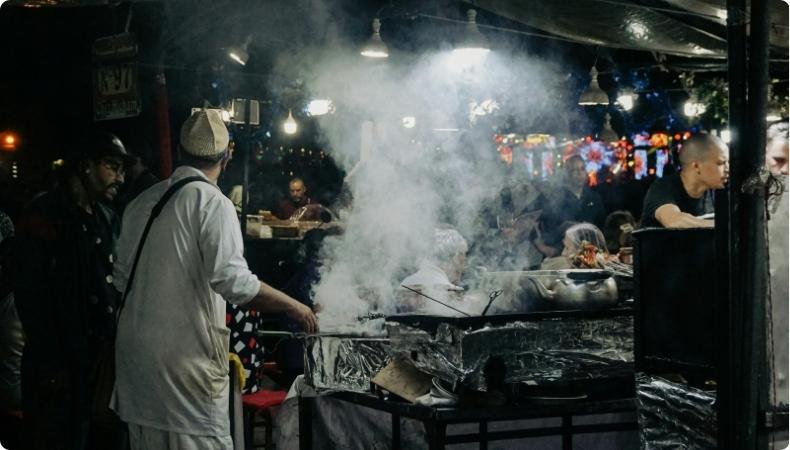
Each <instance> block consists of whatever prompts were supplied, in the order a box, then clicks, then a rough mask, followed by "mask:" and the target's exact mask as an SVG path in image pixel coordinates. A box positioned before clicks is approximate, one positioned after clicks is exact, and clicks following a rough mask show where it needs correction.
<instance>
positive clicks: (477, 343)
mask: <svg viewBox="0 0 790 450" xmlns="http://www.w3.org/2000/svg"><path fill="white" fill-rule="evenodd" d="M386 325H387V332H388V335H389V337H390V340H391V344H390V352H391V353H392V355H393V356H397V357H402V358H404V359H406V360H407V361H410V362H411V363H412V364H413V365H414V366H415V367H416V368H418V369H420V370H422V371H424V372H427V373H430V374H432V375H434V376H437V377H439V378H442V379H444V380H446V381H449V382H453V383H459V382H460V383H462V384H463V385H465V386H466V387H469V388H472V389H477V390H486V388H487V386H489V385H491V384H492V383H494V384H500V383H522V382H527V383H544V382H556V381H559V380H580V379H598V378H611V377H617V376H623V375H627V374H630V375H632V374H633V358H634V356H633V342H634V340H633V310H632V309H630V308H617V309H608V310H597V311H556V312H541V313H527V314H507V315H496V316H486V317H482V316H476V317H439V316H420V315H401V316H390V317H388V318H387V324H386Z"/></svg>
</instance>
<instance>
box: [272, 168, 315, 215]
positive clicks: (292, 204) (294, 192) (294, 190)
mask: <svg viewBox="0 0 790 450" xmlns="http://www.w3.org/2000/svg"><path fill="white" fill-rule="evenodd" d="M315 204H317V202H315V201H313V200H312V199H311V198H310V197H308V196H307V186H305V184H304V181H303V180H302V179H301V178H293V179H291V181H289V182H288V197H287V198H284V199H282V201H280V204H279V205H278V206H277V210H276V211H275V215H276V216H277V217H279V218H280V219H283V220H286V219H290V218H291V216H292V215H293V213H294V212H296V210H298V209H299V208H301V207H303V206H307V205H315Z"/></svg>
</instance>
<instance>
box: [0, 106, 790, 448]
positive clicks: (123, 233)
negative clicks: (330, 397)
mask: <svg viewBox="0 0 790 450" xmlns="http://www.w3.org/2000/svg"><path fill="white" fill-rule="evenodd" d="M787 141H788V139H787V124H779V125H778V126H775V127H772V128H771V129H770V130H769V145H768V149H767V158H766V159H767V167H768V168H769V169H770V171H771V173H773V174H774V175H775V176H777V177H781V176H786V175H787V169H788V162H787V151H788V150H787V149H788V146H787ZM75 148H76V149H77V150H78V151H76V152H74V154H72V155H71V156H70V157H69V158H68V160H67V162H66V166H65V168H64V171H63V176H62V178H61V179H60V182H59V183H57V185H56V186H55V187H54V188H53V189H50V190H49V191H47V192H45V193H43V194H41V195H39V196H37V197H36V198H35V199H33V201H32V202H31V203H30V204H29V205H28V206H27V207H26V208H25V210H24V212H23V213H22V215H21V216H20V217H19V219H18V220H17V221H16V223H12V222H11V220H10V219H9V218H8V217H7V216H6V215H4V214H0V249H2V252H0V255H1V256H2V259H0V263H2V266H1V267H2V270H1V271H0V276H2V278H0V281H2V285H0V288H2V289H0V299H2V304H0V317H1V318H2V324H0V330H1V333H0V336H1V337H2V345H0V356H2V358H1V359H0V401H2V405H0V407H2V410H3V412H2V414H3V419H2V426H3V427H4V428H2V429H0V433H2V436H3V439H9V436H14V435H17V436H19V433H17V432H18V430H19V429H21V430H22V433H21V438H22V439H23V440H24V443H25V444H24V448H30V449H57V448H68V449H120V448H124V446H125V445H127V444H126V443H127V442H128V443H129V444H130V445H131V448H132V449H146V448H206V449H215V448H216V449H230V448H233V444H232V442H231V440H230V434H231V433H230V429H229V417H228V395H229V383H228V370H229V368H228V351H229V350H230V351H232V350H233V348H232V346H231V343H230V341H231V330H229V328H228V326H227V325H228V324H229V323H231V322H233V318H232V317H230V318H229V317H228V316H229V314H227V311H228V309H227V308H228V306H227V304H228V303H229V304H231V305H233V308H235V309H234V310H233V311H236V310H239V309H252V310H255V311H257V312H275V313H284V314H285V315H286V316H287V317H288V318H289V319H290V320H291V321H292V323H293V324H294V325H295V326H298V327H299V328H300V329H302V330H305V331H308V332H313V331H316V330H317V329H318V321H317V318H316V316H315V314H314V312H313V310H312V305H311V304H310V299H309V287H307V286H308V285H309V283H310V282H311V280H314V279H315V277H316V273H317V269H316V268H315V267H312V268H311V269H310V270H307V269H306V271H305V272H304V273H303V274H302V275H303V276H301V277H296V278H295V279H294V280H293V283H291V284H290V285H289V286H287V287H284V288H283V290H279V289H277V288H275V287H272V286H270V285H268V284H266V283H264V282H262V281H260V280H259V279H258V277H257V276H256V275H255V274H253V273H252V271H251V270H250V269H249V267H248V265H247V262H246V260H245V257H244V241H243V239H242V235H241V227H240V224H239V219H238V214H237V210H236V208H235V207H234V204H233V202H231V200H230V199H229V198H228V197H227V196H225V195H224V194H223V193H222V192H221V191H220V189H219V188H218V187H217V180H218V178H219V176H220V174H222V173H223V171H224V170H225V169H226V167H227V165H228V163H229V161H230V160H231V158H232V153H233V149H232V146H229V134H228V130H227V128H226V127H225V125H224V123H223V122H222V120H221V118H220V117H219V115H218V114H217V113H216V111H212V110H201V111H198V112H196V113H194V114H193V115H192V116H191V117H190V118H189V119H188V120H187V121H186V122H185V123H184V124H183V126H182V128H181V133H180V145H179V155H180V160H181V165H180V166H179V167H178V168H177V169H176V170H175V171H174V173H173V174H172V175H171V176H170V177H169V178H167V179H165V180H162V181H158V180H156V179H155V177H153V175H152V174H151V173H150V171H148V170H147V169H146V168H145V166H144V165H143V164H141V161H140V159H139V158H136V157H134V156H132V155H130V154H129V153H128V152H127V151H126V149H125V147H124V145H123V144H122V143H121V141H120V140H119V139H118V138H117V137H115V136H114V135H112V134H109V133H105V132H96V133H93V134H90V135H88V138H86V140H85V141H84V142H80V143H79V145H76V146H75ZM680 162H681V165H682V170H681V171H680V172H679V173H678V174H675V175H671V176H667V177H665V178H662V179H660V180H657V181H656V182H655V183H654V184H653V185H652V187H651V188H650V190H649V192H648V194H647V196H646V197H645V199H644V208H643V213H642V216H641V221H640V225H641V226H642V227H666V228H686V227H712V226H713V221H712V220H711V219H710V217H708V216H706V214H708V213H710V212H712V203H711V202H710V196H711V194H712V191H713V190H715V189H720V188H722V187H723V186H724V184H725V183H726V182H727V178H728V154H727V147H726V145H724V143H723V142H721V141H720V140H719V139H718V138H716V137H714V136H711V135H706V134H701V135H697V136H694V137H692V138H691V139H689V140H688V141H686V142H685V143H684V145H683V149H682V151H681V153H680ZM130 173H133V174H134V175H135V176H134V180H133V181H132V182H131V183H130V184H131V185H132V189H131V190H128V188H127V190H122V188H121V186H122V185H123V184H124V182H126V181H127V179H126V177H127V174H130ZM781 186H782V187H781V189H779V194H778V196H779V198H780V199H783V200H782V201H780V202H779V203H776V200H775V198H773V197H772V199H771V203H770V205H769V214H771V215H773V216H774V217H777V216H779V215H781V214H784V216H785V224H784V227H785V228H784V229H785V238H786V219H787V218H786V216H787V211H786V208H787V205H786V203H787V199H786V196H785V194H784V192H785V188H784V186H785V185H784V184H782V185H781ZM288 187H289V193H288V196H287V197H286V198H284V199H283V201H282V202H281V203H280V204H279V207H278V208H277V211H276V214H277V215H278V216H279V217H280V218H282V219H287V218H289V217H291V216H292V215H293V214H294V212H295V211H297V210H298V209H299V208H301V207H304V206H308V205H311V204H314V202H313V200H312V199H311V198H310V197H309V195H308V191H307V187H306V185H305V183H304V181H303V180H302V179H300V178H294V179H292V180H291V181H290V183H289V186H288ZM121 193H123V197H124V199H123V200H124V201H123V204H124V205H123V208H122V212H123V214H122V216H120V215H119V213H118V212H117V210H116V209H113V208H111V207H109V206H108V205H109V204H111V203H113V201H114V200H116V197H118V196H119V194H121ZM504 194H505V195H503V196H502V198H501V199H499V200H500V201H497V202H492V204H491V205H490V207H489V208H487V209H486V210H484V211H482V213H481V215H480V223H481V224H482V225H483V226H482V227H481V229H482V230H483V231H482V233H483V234H481V235H480V236H467V237H464V236H462V235H461V234H460V233H459V232H458V231H457V230H455V229H454V228H453V227H452V226H442V227H440V228H437V229H436V230H435V235H434V248H433V252H432V253H431V257H430V258H426V259H425V260H424V261H423V262H422V263H421V264H420V266H419V267H418V270H417V271H416V272H415V273H414V274H413V275H411V276H409V277H407V278H406V279H404V280H403V282H402V283H401V284H402V285H403V286H405V287H410V288H411V289H410V290H412V289H413V290H415V291H427V292H428V293H429V294H431V295H435V296H437V297H440V296H442V295H445V297H447V298H448V299H449V300H448V301H450V302H452V301H453V298H452V295H449V294H447V293H450V294H452V293H460V292H463V290H464V288H463V287H461V286H460V280H461V278H462V274H463V272H464V270H465V269H466V266H467V255H468V254H472V253H474V254H476V255H488V256H489V257H492V254H493V253H496V258H498V259H496V260H493V259H490V258H489V261H493V262H494V264H496V267H497V268H499V269H508V268H511V269H515V270H529V269H538V268H541V269H559V268H570V267H579V262H578V259H577V258H575V257H576V256H578V255H579V254H580V252H582V251H584V250H585V248H587V247H588V246H592V248H594V249H595V251H597V252H600V253H602V254H604V255H605V257H607V258H608V257H611V258H618V259H619V260H621V261H622V262H626V263H628V262H630V261H629V260H628V256H629V255H630V254H629V252H628V249H629V247H630V239H631V238H630V234H631V232H632V231H633V230H634V229H636V228H638V227H639V226H640V225H638V224H637V220H636V219H635V218H634V216H633V215H632V214H631V213H630V212H628V211H612V212H610V213H609V214H607V211H606V210H605V208H604V205H603V202H602V200H601V197H600V196H599V195H598V194H597V193H596V192H595V190H593V189H591V188H590V187H589V186H588V183H587V173H586V172H585V169H584V161H583V159H582V158H581V157H580V156H577V155H575V156H571V157H570V158H568V159H567V160H566V161H565V164H564V171H563V176H562V177H561V179H560V180H559V184H557V185H552V186H550V187H546V186H535V185H532V184H531V183H527V182H525V183H521V184H518V185H517V186H514V187H512V188H511V189H509V190H508V191H507V192H505V193H504ZM776 205H779V206H776ZM782 206H783V207H784V213H782V212H777V211H782V210H781V209H780V208H781V207H782ZM775 223H776V222H774V224H775ZM467 238H468V240H467ZM492 243H493V244H492ZM494 244H495V245H496V248H494V247H487V245H488V246H491V245H494ZM316 245H320V239H318V240H317V241H316ZM313 250H314V251H313V253H312V254H315V253H317V251H315V249H313ZM785 256H786V255H785ZM432 289H438V290H439V291H441V294H440V293H436V292H433V291H431V290H432ZM785 289H786V288H785ZM284 291H285V292H284ZM286 292H288V293H286ZM289 294H290V295H289ZM785 296H786V292H785ZM418 303H420V299H419V298H418V297H415V296H411V297H409V296H406V297H404V298H403V303H402V305H401V306H402V308H401V309H402V310H413V309H419V308H420V307H421V306H425V305H424V304H422V303H420V304H418ZM785 308H786V305H785ZM235 334H237V333H235V332H234V335H235ZM108 361H109V365H110V367H112V368H114V369H115V378H114V382H112V381H111V384H110V386H109V388H108V386H106V384H104V383H103V379H104V376H105V371H106V368H107V362H108ZM785 364H786V362H785ZM111 380H112V379H111ZM108 408H111V410H112V412H110V410H108ZM11 411H16V412H17V413H9V412H11ZM114 415H116V416H117V417H116V416H114ZM113 417H115V420H113ZM20 421H21V424H22V426H21V428H20V427H19V425H18V424H19V423H20ZM14 424H16V425H14ZM4 442H6V441H4ZM6 445H9V446H14V445H19V444H18V443H13V442H12V443H10V444H8V443H7V444H6Z"/></svg>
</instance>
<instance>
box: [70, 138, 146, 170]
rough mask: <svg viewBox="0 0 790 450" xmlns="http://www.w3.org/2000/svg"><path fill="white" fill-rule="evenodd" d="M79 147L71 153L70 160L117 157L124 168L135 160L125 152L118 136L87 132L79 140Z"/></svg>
mask: <svg viewBox="0 0 790 450" xmlns="http://www.w3.org/2000/svg"><path fill="white" fill-rule="evenodd" d="M79 142H80V144H79V147H78V148H76V149H75V150H76V152H74V153H72V159H77V160H83V159H101V158H106V157H108V156H114V157H119V158H121V160H122V161H123V164H124V165H125V166H131V165H133V164H134V162H135V160H136V158H135V157H134V156H133V155H131V154H129V153H128V152H127V151H126V148H125V147H124V146H123V142H121V140H120V139H118V136H116V135H114V134H112V133H110V132H107V131H102V130H96V131H92V132H89V133H88V134H87V135H85V136H83V138H82V139H79Z"/></svg>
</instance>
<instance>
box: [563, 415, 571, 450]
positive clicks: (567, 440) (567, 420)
mask: <svg viewBox="0 0 790 450" xmlns="http://www.w3.org/2000/svg"><path fill="white" fill-rule="evenodd" d="M562 450H573V418H572V417H571V416H562Z"/></svg>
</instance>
